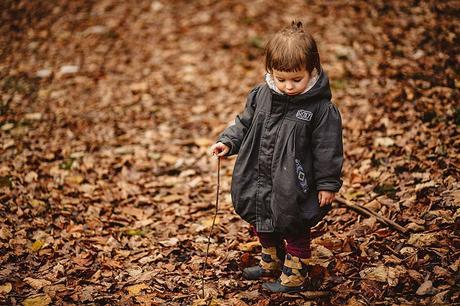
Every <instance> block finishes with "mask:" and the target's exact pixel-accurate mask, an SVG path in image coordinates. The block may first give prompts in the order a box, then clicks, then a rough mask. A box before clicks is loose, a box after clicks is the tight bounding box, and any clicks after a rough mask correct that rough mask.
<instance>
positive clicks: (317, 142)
mask: <svg viewBox="0 0 460 306" xmlns="http://www.w3.org/2000/svg"><path fill="white" fill-rule="evenodd" d="M312 149H313V170H314V176H315V181H316V188H317V190H318V191H321V190H326V191H332V192H337V191H339V189H340V187H341V186H342V180H341V179H340V175H341V172H342V165H343V143H342V118H341V116H340V112H339V110H338V108H337V106H336V105H335V104H333V103H332V102H329V103H326V104H325V105H322V106H321V107H320V109H319V112H318V116H317V118H316V120H315V122H314V129H313V132H312Z"/></svg>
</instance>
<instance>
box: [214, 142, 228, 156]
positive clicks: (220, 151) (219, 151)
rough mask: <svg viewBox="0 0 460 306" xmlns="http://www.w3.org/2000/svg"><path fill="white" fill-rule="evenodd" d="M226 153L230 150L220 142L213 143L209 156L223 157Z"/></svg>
mask: <svg viewBox="0 0 460 306" xmlns="http://www.w3.org/2000/svg"><path fill="white" fill-rule="evenodd" d="M228 151H230V148H229V147H228V146H227V145H225V144H223V143H222V142H218V143H215V144H213V145H212V147H211V154H212V155H215V156H217V157H222V156H225V154H227V153H228Z"/></svg>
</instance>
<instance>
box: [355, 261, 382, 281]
mask: <svg viewBox="0 0 460 306" xmlns="http://www.w3.org/2000/svg"><path fill="white" fill-rule="evenodd" d="M359 275H360V276H361V278H364V279H368V280H373V281H377V282H381V283H386V282H388V269H387V268H386V267H385V266H384V265H378V266H377V267H373V268H367V269H364V270H362V271H361V272H359Z"/></svg>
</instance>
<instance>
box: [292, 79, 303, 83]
mask: <svg viewBox="0 0 460 306" xmlns="http://www.w3.org/2000/svg"><path fill="white" fill-rule="evenodd" d="M302 80H303V79H294V82H297V83H299V82H300V81H302Z"/></svg>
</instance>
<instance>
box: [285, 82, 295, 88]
mask: <svg viewBox="0 0 460 306" xmlns="http://www.w3.org/2000/svg"><path fill="white" fill-rule="evenodd" d="M286 89H294V84H293V83H292V82H286Z"/></svg>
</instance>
